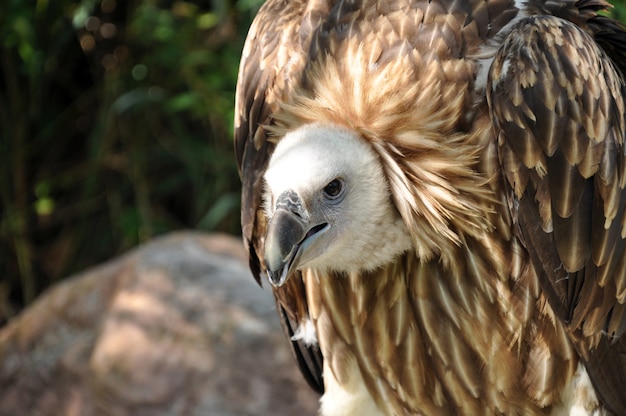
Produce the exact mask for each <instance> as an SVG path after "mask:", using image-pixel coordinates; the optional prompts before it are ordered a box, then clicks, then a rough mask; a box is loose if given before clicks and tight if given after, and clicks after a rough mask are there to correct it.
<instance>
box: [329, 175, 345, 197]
mask: <svg viewBox="0 0 626 416" xmlns="http://www.w3.org/2000/svg"><path fill="white" fill-rule="evenodd" d="M342 190H343V181H341V180H340V179H333V180H332V181H330V182H328V185H326V186H325V187H324V195H325V196H326V197H327V198H328V199H336V198H337V197H338V196H339V195H340V194H341V191H342Z"/></svg>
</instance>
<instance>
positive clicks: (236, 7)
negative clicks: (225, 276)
mask: <svg viewBox="0 0 626 416" xmlns="http://www.w3.org/2000/svg"><path fill="white" fill-rule="evenodd" d="M261 1H262V0H240V1H236V0H211V1H202V0H194V1H171V0H169V1H168V0H162V1H161V0H130V1H116V0H55V1H46V0H38V1H23V0H4V1H3V3H2V5H1V6H0V42H2V49H1V52H0V53H1V55H0V155H1V156H0V158H1V159H0V274H1V275H0V323H2V321H4V320H6V319H7V318H8V317H10V316H12V315H13V314H15V313H16V312H17V311H18V310H19V309H20V308H21V307H23V306H24V305H25V304H27V303H29V302H31V301H32V300H33V299H34V298H35V297H36V296H37V295H38V294H39V293H40V292H41V291H43V290H44V289H45V288H46V287H48V286H49V285H51V284H52V283H54V282H56V281H58V280H59V279H61V278H63V277H66V276H68V275H69V274H71V273H74V272H76V271H79V270H82V269H84V268H86V267H88V266H90V265H93V264H96V263H98V262H101V261H104V260H106V259H109V258H111V257H112V256H114V255H116V254H118V253H120V252H123V251H125V250H127V249H129V248H131V247H133V246H135V245H136V244H138V243H140V242H142V241H145V240H148V239H150V238H152V237H154V236H156V235H158V234H162V233H165V232H167V231H170V230H174V229H181V228H193V229H203V230H219V231H225V232H229V233H238V232H239V189H240V184H239V178H238V175H237V170H236V166H235V162H234V156H233V145H232V119H233V105H234V98H233V97H234V89H235V82H236V77H237V69H238V64H239V58H240V54H241V48H242V45H243V41H244V38H245V34H246V32H247V30H248V27H249V24H250V22H251V20H252V18H253V16H254V14H255V12H256V10H257V8H258V7H259V6H260V3H261Z"/></svg>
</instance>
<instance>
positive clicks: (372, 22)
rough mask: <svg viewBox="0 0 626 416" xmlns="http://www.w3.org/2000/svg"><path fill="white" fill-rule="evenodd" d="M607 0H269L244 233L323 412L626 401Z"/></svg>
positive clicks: (250, 69) (568, 406) (256, 57)
mask: <svg viewBox="0 0 626 416" xmlns="http://www.w3.org/2000/svg"><path fill="white" fill-rule="evenodd" d="M608 6H609V5H608V4H607V3H606V2H605V1H604V0H578V1H574V0H548V1H540V0H467V1H463V0H343V1H342V0H338V1H337V0H289V1H287V0H268V1H267V2H266V3H265V4H264V6H263V7H262V8H261V9H260V11H259V12H258V15H257V17H256V19H255V21H254V23H253V24H252V27H251V28H250V32H249V35H248V38H247V42H246V44H245V47H244V50H243V56H242V59H241V66H240V72H239V80H238V86H237V94H236V104H235V105H236V110H235V149H236V156H237V162H238V165H239V169H240V175H241V178H242V181H243V191H242V227H243V229H242V231H243V238H244V242H245V244H246V247H247V249H248V252H249V259H250V267H251V270H252V272H253V274H254V277H255V278H256V280H257V281H258V282H261V279H262V278H264V276H267V277H268V278H269V281H270V282H271V284H272V285H273V290H274V294H275V297H276V302H277V305H278V312H279V315H280V317H281V319H282V321H283V324H284V329H285V332H286V334H287V335H288V337H289V338H290V340H291V344H292V347H293V351H294V353H295V356H296V358H297V360H298V363H299V365H300V368H301V370H302V373H303V374H304V376H305V377H306V379H307V380H308V381H309V383H310V384H311V386H312V387H314V388H315V389H317V390H318V391H319V392H322V393H323V396H322V398H321V400H320V403H321V405H320V414H321V415H323V416H332V415H358V416H361V415H364V416H365V415H413V414H416V415H417V414H420V415H494V414H497V415H539V414H575V415H582V414H589V415H592V414H593V415H600V414H616V415H626V337H624V332H625V330H626V252H625V250H626V245H625V244H624V238H625V237H626V227H625V222H626V220H625V217H626V215H625V212H624V202H625V197H626V193H625V191H624V188H625V185H626V172H625V169H626V163H625V162H626V160H625V153H624V152H625V147H624V138H625V131H626V122H625V117H626V113H625V97H626V86H625V80H624V73H625V71H626V32H625V31H624V28H623V27H622V26H621V25H620V24H618V23H617V22H615V21H613V20H611V19H610V18H608V17H607V16H606V14H602V13H598V12H600V11H601V10H603V9H605V8H607V7H608Z"/></svg>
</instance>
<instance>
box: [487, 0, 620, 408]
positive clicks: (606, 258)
mask: <svg viewBox="0 0 626 416" xmlns="http://www.w3.org/2000/svg"><path fill="white" fill-rule="evenodd" d="M587 3H590V4H591V3H594V4H593V6H594V7H595V6H599V5H601V2H591V1H590V2H587ZM596 3H597V4H596ZM585 29H587V31H585V30H583V29H582V28H581V27H579V26H576V25H574V24H573V23H570V22H568V21H566V20H563V19H560V18H557V17H552V16H536V17H529V18H526V19H523V20H521V21H520V22H519V23H518V24H517V25H516V26H515V27H514V28H513V29H512V31H511V33H510V34H509V35H508V36H507V38H506V39H505V41H504V43H503V45H502V46H501V47H500V49H499V50H498V52H497V54H496V56H495V59H494V62H493V64H492V67H491V69H490V75H489V76H490V79H489V84H488V86H487V93H488V94H487V95H488V101H489V105H490V112H491V115H492V117H493V119H494V124H495V127H496V131H497V133H498V134H499V136H498V145H499V146H498V147H499V157H500V162H501V165H502V169H503V173H504V175H505V177H506V180H507V182H508V185H509V186H510V189H511V196H510V201H509V205H510V210H511V212H512V214H513V218H514V220H516V224H517V227H518V230H517V232H518V235H519V238H520V240H521V241H522V242H523V244H524V245H525V247H526V249H527V250H528V253H529V255H530V258H531V261H532V264H533V266H534V268H535V270H536V272H537V274H538V276H540V281H541V285H542V289H543V290H544V292H545V293H546V295H547V297H548V299H549V302H550V306H551V307H552V309H553V310H554V311H555V313H556V315H557V316H559V317H560V318H561V319H562V320H563V321H564V322H565V323H566V327H567V329H568V332H569V336H570V338H571V339H572V340H573V342H574V344H575V346H576V348H577V350H578V353H579V354H580V355H581V357H582V359H583V360H584V362H585V364H586V367H587V371H588V372H589V374H590V377H591V379H592V382H593V384H594V386H595V387H596V390H597V392H598V394H599V396H600V397H599V398H600V400H601V401H602V402H604V403H605V404H606V405H607V406H608V407H609V408H610V409H611V410H612V411H613V412H615V413H616V414H626V401H624V399H623V393H624V391H626V338H625V337H624V336H623V335H624V332H625V330H626V251H625V247H626V246H625V244H624V238H625V236H626V235H625V234H626V229H625V222H626V221H625V216H624V204H625V199H626V192H625V190H624V188H625V185H626V171H625V169H626V160H625V156H624V151H625V148H624V138H625V127H626V126H625V121H624V118H625V110H624V107H625V103H624V99H625V97H626V90H625V86H624V77H623V72H622V71H623V70H624V64H626V60H624V52H623V51H625V50H626V34H625V33H624V31H623V29H622V28H620V27H619V26H618V24H616V23H615V22H612V21H610V20H609V19H607V18H604V17H602V18H600V17H598V18H596V19H592V20H591V21H590V22H589V24H588V25H586V26H585ZM594 31H595V32H596V33H597V34H598V38H599V39H600V40H599V41H598V42H596V40H594V38H593V37H592V35H593V32H594ZM588 32H590V33H592V35H590V34H588ZM599 44H600V45H602V46H603V47H604V48H605V49H606V51H605V50H604V49H602V48H601V47H600V46H599ZM607 53H611V54H612V55H613V59H615V60H612V59H611V58H610V57H609V55H608V54H607ZM620 60H621V61H620ZM618 65H621V68H620V67H619V66H618Z"/></svg>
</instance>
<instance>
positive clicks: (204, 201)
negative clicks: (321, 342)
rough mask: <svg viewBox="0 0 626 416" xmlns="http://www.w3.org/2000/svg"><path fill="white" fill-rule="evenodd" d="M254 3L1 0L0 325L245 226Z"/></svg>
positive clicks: (242, 0) (228, 0) (619, 10)
mask: <svg viewBox="0 0 626 416" xmlns="http://www.w3.org/2000/svg"><path fill="white" fill-rule="evenodd" d="M261 2H262V0H205V1H202V0H188V1H173V0H127V1H120V0H55V1H49V0H33V1H24V0H3V1H2V4H1V5H0V42H1V48H2V49H1V51H0V274H1V275H0V324H2V322H3V321H5V320H6V319H8V318H10V317H11V316H12V315H14V314H15V313H16V312H17V311H19V310H20V309H21V308H22V307H23V306H24V305H26V304H28V303H29V302H31V301H32V300H33V299H34V298H35V297H36V296H37V295H38V294H39V293H41V291H43V290H45V288H47V287H48V286H49V285H51V284H52V283H54V282H56V281H58V280H59V279H62V278H63V277H66V276H68V275H70V274H72V273H74V272H76V271H79V270H83V269H85V268H86V267H88V266H90V265H93V264H96V263H99V262H102V261H104V260H106V259H109V258H111V257H113V256H115V255H116V254H119V253H121V252H123V251H125V250H127V249H129V248H131V247H133V246H135V245H136V244H138V243H140V242H142V241H145V240H148V239H150V238H152V237H154V236H156V235H159V234H162V233H165V232H167V231H170V230H175V229H181V228H193V229H201V230H218V231H225V232H229V233H238V232H239V189H240V187H239V178H238V175H237V170H236V167H235V163H234V157H233V150H232V116H233V105H234V88H235V82H236V75H237V68H238V63H239V58H240V53H241V47H242V45H243V41H244V38H245V34H246V32H247V30H248V27H249V24H250V22H251V20H252V18H253V16H254V14H255V12H256V10H257V9H258V7H259V6H260V3H261ZM616 4H617V5H618V8H617V9H616V15H617V16H619V17H621V18H622V19H623V18H624V17H625V16H626V9H625V6H624V5H623V4H622V3H621V2H616Z"/></svg>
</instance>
